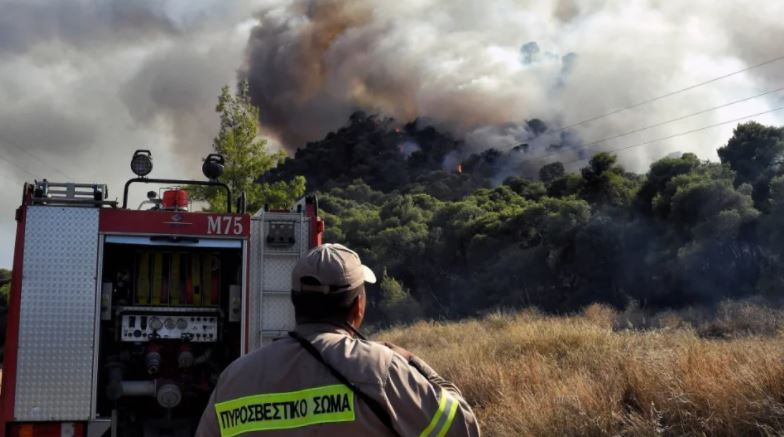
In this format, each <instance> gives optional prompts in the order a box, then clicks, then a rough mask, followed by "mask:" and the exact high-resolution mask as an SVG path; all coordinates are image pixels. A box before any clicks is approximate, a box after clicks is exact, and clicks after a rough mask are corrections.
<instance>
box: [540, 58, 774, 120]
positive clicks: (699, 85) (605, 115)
mask: <svg viewBox="0 0 784 437" xmlns="http://www.w3.org/2000/svg"><path fill="white" fill-rule="evenodd" d="M782 59H784V55H782V56H778V57H775V58H772V59H768V60H767V61H763V62H760V63H759V64H754V65H751V66H748V67H746V68H743V69H741V70H737V71H733V72H731V73H727V74H724V75H721V76H718V77H714V78H712V79H708V80H706V81H703V82H699V83H696V84H693V85H689V86H687V87H685V88H681V89H677V90H674V91H670V92H668V93H666V94H662V95H660V96H657V97H653V98H651V99H647V100H642V101H640V102H637V103H634V104H631V105H629V106H625V107H623V108H618V109H615V110H612V111H610V112H607V113H604V114H601V115H597V116H595V117H590V118H586V119H584V120H581V121H578V122H575V123H572V124H569V125H567V126H564V127H562V128H559V129H557V130H556V131H555V132H561V131H565V130H566V129H569V128H572V127H576V126H580V125H583V124H586V123H590V122H592V121H596V120H601V119H602V118H606V117H609V116H611V115H615V114H618V113H619V112H623V111H628V110H629V109H634V108H637V107H640V106H642V105H647V104H648V103H652V102H656V101H658V100H662V99H666V98H667V97H672V96H674V95H676V94H680V93H682V92H684V91H689V90H693V89H695V88H699V87H701V86H704V85H707V84H709V83H713V82H716V81H719V80H722V79H726V78H728V77H731V76H735V75H736V74H740V73H744V72H746V71H749V70H753V69H755V68H759V67H762V66H765V65H768V64H772V63H774V62H778V61H781V60H782Z"/></svg>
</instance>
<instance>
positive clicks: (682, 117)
mask: <svg viewBox="0 0 784 437" xmlns="http://www.w3.org/2000/svg"><path fill="white" fill-rule="evenodd" d="M780 91H784V87H781V88H777V89H775V90H769V91H765V92H763V93H760V94H757V95H755V96H751V97H745V98H743V99H739V100H734V101H732V102H727V103H724V104H721V105H718V106H714V107H712V108H708V109H703V110H701V111H697V112H692V113H690V114H685V115H682V116H680V117H676V118H673V119H670V120H667V121H662V122H659V123H655V124H652V125H649V126H645V127H641V128H638V129H634V130H630V131H627V132H624V133H621V134H618V135H613V136H610V137H605V138H602V139H600V140H595V141H591V142H589V143H587V144H585V146H586V147H588V146H594V145H596V144H600V143H603V142H605V141H609V140H614V139H616V138H621V137H625V136H627V135H631V134H636V133H639V132H643V131H646V130H648V129H653V128H655V127H659V126H664V125H666V124H670V123H674V122H676V121H681V120H685V119H687V118H691V117H694V116H696V115H701V114H705V113H708V112H711V111H715V110H717V109H722V108H726V107H728V106H732V105H735V104H738V103H742V102H746V101H749V100H753V99H756V98H759V97H762V96H766V95H768V94H773V93H777V92H780Z"/></svg>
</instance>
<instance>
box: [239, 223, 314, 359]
mask: <svg viewBox="0 0 784 437" xmlns="http://www.w3.org/2000/svg"><path fill="white" fill-rule="evenodd" d="M281 221H293V222H295V225H294V226H295V228H294V235H295V238H296V239H297V243H296V244H294V245H293V246H291V247H285V248H281V247H275V246H273V245H269V244H267V241H266V237H267V232H269V223H270V222H281ZM308 224H309V222H308V221H307V219H306V218H305V217H304V215H303V214H300V213H277V212H261V213H259V214H258V215H256V216H254V217H253V221H252V223H251V252H250V268H251V272H250V282H251V283H250V286H249V288H248V290H249V292H250V293H251V295H250V308H251V314H252V315H253V316H254V317H253V319H252V320H250V321H249V323H250V327H251V330H250V339H249V340H250V344H251V345H253V346H252V348H256V347H260V346H262V345H263V343H264V338H263V336H262V335H261V332H262V331H269V330H279V331H281V332H285V331H287V330H290V329H292V328H294V307H293V306H292V304H291V298H290V297H289V295H288V293H287V292H288V291H290V290H291V271H292V270H293V269H294V265H295V264H296V263H297V260H298V259H299V258H300V257H301V256H302V255H304V254H305V253H307V251H308V250H309V247H308V246H309V239H308V238H309V226H308ZM281 292H284V293H282V294H281Z"/></svg>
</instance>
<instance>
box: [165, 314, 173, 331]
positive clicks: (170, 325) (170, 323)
mask: <svg viewBox="0 0 784 437" xmlns="http://www.w3.org/2000/svg"><path fill="white" fill-rule="evenodd" d="M163 326H165V327H166V329H169V330H172V329H174V319H172V318H171V317H168V318H166V321H165V322H163Z"/></svg>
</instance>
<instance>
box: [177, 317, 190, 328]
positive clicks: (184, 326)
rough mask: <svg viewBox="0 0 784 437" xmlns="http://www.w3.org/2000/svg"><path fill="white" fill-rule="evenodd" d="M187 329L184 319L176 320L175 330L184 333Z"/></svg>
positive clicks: (186, 321)
mask: <svg viewBox="0 0 784 437" xmlns="http://www.w3.org/2000/svg"><path fill="white" fill-rule="evenodd" d="M187 327H188V320H187V319H186V318H185V317H182V318H180V319H177V329H179V330H180V331H184V330H185V328H187Z"/></svg>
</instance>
